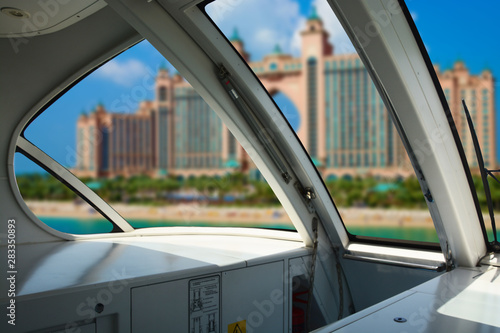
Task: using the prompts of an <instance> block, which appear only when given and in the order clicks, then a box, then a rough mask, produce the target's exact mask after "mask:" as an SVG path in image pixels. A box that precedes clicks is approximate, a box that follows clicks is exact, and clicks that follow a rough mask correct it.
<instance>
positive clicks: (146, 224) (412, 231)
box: [39, 216, 500, 243]
mask: <svg viewBox="0 0 500 333" xmlns="http://www.w3.org/2000/svg"><path fill="white" fill-rule="evenodd" d="M39 218H40V220H42V221H43V222H44V223H46V224H47V225H48V226H49V227H51V228H54V229H56V230H59V231H62V232H67V233H71V234H93V233H108V232H110V231H111V230H112V229H113V226H112V224H111V223H110V222H109V221H108V220H106V219H104V218H74V217H44V216H39ZM127 221H128V222H129V223H130V225H132V227H134V228H151V227H173V226H192V227H215V226H217V227H238V226H242V227H243V226H244V227H256V228H267V229H281V230H290V231H293V230H294V229H292V228H291V227H290V226H289V225H284V224H271V223H269V224H266V225H262V224H261V223H259V224H258V223H255V225H251V224H248V223H246V224H245V225H237V224H235V223H210V222H194V221H162V220H147V219H127ZM347 230H348V231H349V232H350V233H351V234H353V235H360V236H370V237H380V238H392V239H403V240H414V241H421V242H431V243H437V242H438V237H437V234H436V231H435V230H434V228H426V227H405V228H402V227H386V226H383V227H376V226H369V227H366V226H348V227H347ZM488 234H489V237H490V239H492V233H491V231H489V232H488ZM497 234H498V235H499V238H500V232H497Z"/></svg>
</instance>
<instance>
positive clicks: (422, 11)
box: [16, 0, 500, 173]
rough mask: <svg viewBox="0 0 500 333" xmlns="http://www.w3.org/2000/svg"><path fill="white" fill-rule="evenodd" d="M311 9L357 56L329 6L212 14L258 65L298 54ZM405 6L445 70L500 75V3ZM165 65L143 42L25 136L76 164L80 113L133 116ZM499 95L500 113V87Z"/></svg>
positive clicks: (231, 5) (261, 3) (241, 5)
mask: <svg viewBox="0 0 500 333" xmlns="http://www.w3.org/2000/svg"><path fill="white" fill-rule="evenodd" d="M311 4H314V5H315V6H316V8H317V12H318V14H319V15H320V16H321V18H322V19H323V21H324V24H325V27H326V28H327V29H328V30H329V31H330V34H331V36H330V39H331V42H332V43H333V44H334V45H335V52H337V53H350V52H353V50H354V48H353V47H352V45H351V44H350V42H349V39H348V38H347V36H346V35H345V33H344V32H343V29H342V28H341V27H340V24H339V23H338V21H337V20H336V18H335V16H334V15H333V13H332V12H331V11H328V7H327V4H326V2H320V1H317V0H312V1H299V2H296V1H292V0H273V1H267V0H247V1H242V0H222V1H216V2H215V3H213V5H211V6H212V8H209V9H208V12H209V13H210V15H211V16H212V18H213V19H214V21H216V22H217V23H218V24H219V26H220V27H221V30H222V31H223V32H225V33H226V34H228V35H229V36H231V35H232V32H233V29H234V28H235V27H237V28H238V31H239V35H240V37H241V38H242V39H243V40H244V41H245V46H246V48H247V50H248V52H249V53H251V58H252V60H257V59H260V58H262V56H263V55H265V54H267V53H269V52H270V51H272V49H273V48H274V46H275V45H276V44H277V43H278V44H279V45H280V47H281V49H282V50H283V51H284V52H287V53H290V54H293V55H298V53H299V49H300V36H299V32H300V30H301V29H302V28H303V25H304V22H305V20H306V18H307V16H308V15H309V13H310V10H311ZM407 5H408V7H409V9H410V12H411V13H412V16H413V18H414V20H415V22H416V25H417V28H418V29H419V31H420V34H421V36H422V38H423V40H424V43H425V45H426V48H427V50H428V52H429V55H430V57H431V60H432V61H433V62H434V63H438V64H440V66H441V68H442V69H446V68H449V67H451V66H452V65H453V63H454V62H455V61H456V60H457V59H461V60H463V61H464V62H465V64H466V65H467V67H468V68H469V70H470V71H471V73H472V74H479V73H480V72H481V71H482V70H483V69H484V68H485V67H488V68H489V69H491V70H492V72H493V75H494V76H495V77H499V76H500V61H499V60H498V56H499V55H500V39H499V38H498V37H497V35H496V32H497V31H498V27H497V24H496V20H497V15H498V14H497V13H498V12H500V4H499V2H498V1H481V2H472V1H465V0H459V1H450V2H430V1H422V0H418V1H417V0H409V1H407ZM262 8H266V10H262ZM248 18H251V19H250V20H248ZM165 65H166V66H167V67H170V70H171V71H174V69H173V68H171V66H170V65H169V64H168V63H167V62H166V61H165V60H164V58H163V57H162V56H161V55H160V54H159V53H158V52H157V51H156V50H155V49H154V47H152V46H151V45H150V44H148V43H147V42H141V43H140V44H138V45H137V46H136V47H134V48H132V49H130V50H128V51H126V52H125V53H123V54H121V55H119V56H118V57H116V58H115V59H113V60H111V61H110V62H108V63H107V64H106V65H104V66H103V67H101V68H100V69H99V70H97V71H96V72H94V73H92V74H91V75H89V76H88V77H87V78H85V79H84V80H83V81H82V82H81V83H80V84H77V85H76V86H75V87H74V88H73V89H71V90H70V91H69V92H68V93H66V94H65V95H64V96H62V97H61V98H60V99H59V100H58V101H56V102H55V103H54V104H53V105H52V106H51V107H50V108H49V109H48V110H47V111H46V112H44V113H43V114H42V115H40V116H39V117H38V119H37V120H35V121H34V122H33V123H32V124H31V125H30V126H29V127H28V129H27V131H26V137H27V138H28V139H29V140H30V141H32V142H33V143H34V144H36V145H37V146H39V147H40V148H41V149H43V150H45V151H46V152H47V153H49V155H51V156H52V157H53V158H55V159H56V160H57V161H58V162H60V163H62V164H63V165H65V166H68V167H72V166H73V165H74V164H75V161H76V152H75V147H76V146H75V141H76V135H75V129H76V121H77V119H78V116H79V115H80V114H81V112H87V113H88V112H90V111H91V110H92V109H94V108H95V106H96V105H97V104H98V103H102V104H104V106H105V107H106V108H107V109H109V110H112V111H117V112H128V113H133V112H135V110H136V108H137V104H138V103H139V102H140V101H141V100H144V99H152V98H153V97H154V96H153V93H154V91H153V85H154V76H155V75H156V72H157V70H158V68H159V67H160V66H165ZM496 91H497V94H496V105H497V110H499V109H500V98H499V91H500V86H499V83H498V82H497V83H496ZM278 99H279V101H278V104H279V105H280V106H281V108H282V109H283V111H284V112H285V114H286V113H289V114H290V120H291V122H292V126H293V127H295V128H296V127H297V124H298V121H299V120H298V118H297V117H296V116H294V114H295V113H294V110H293V109H294V107H293V105H291V104H290V103H287V99H286V98H284V97H283V96H281V97H279V98H278ZM499 118H500V117H497V128H499V126H498V124H499V123H500V119H499ZM497 142H498V135H497ZM499 146H500V145H499V144H498V143H497V156H498V155H500V154H498V151H499ZM34 170H35V169H34V168H33V166H32V165H30V164H28V163H26V162H25V161H21V159H16V172H19V173H22V172H31V171H34Z"/></svg>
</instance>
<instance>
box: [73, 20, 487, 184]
mask: <svg viewBox="0 0 500 333" xmlns="http://www.w3.org/2000/svg"><path fill="white" fill-rule="evenodd" d="M301 39H302V51H301V56H300V57H292V56H291V55H288V54H284V53H283V52H281V50H280V48H279V46H277V47H276V48H275V50H274V51H273V52H272V53H271V54H269V55H267V56H265V57H264V58H263V59H262V60H261V61H256V62H249V65H250V67H251V68H252V69H253V71H254V72H255V73H256V75H257V76H258V77H259V79H260V80H261V81H262V84H263V85H264V86H265V87H266V89H267V90H268V91H269V93H270V94H271V95H274V94H276V93H278V92H281V93H283V94H284V95H286V96H287V97H288V98H289V99H290V101H291V102H292V103H293V104H294V105H295V107H296V109H297V111H298V114H299V116H300V127H299V128H298V129H297V135H298V136H299V138H300V140H301V141H302V143H303V144H304V146H305V147H306V149H307V151H308V152H309V154H310V155H311V157H312V158H313V161H314V163H315V164H316V166H317V167H318V169H319V170H320V171H321V173H322V174H323V176H324V177H327V178H328V177H342V176H344V175H351V176H353V175H380V176H391V177H394V176H407V175H410V174H412V173H413V170H412V168H411V164H410V163H409V159H408V157H407V154H406V152H405V150H404V147H403V145H402V142H401V140H400V138H399V135H398V133H397V131H396V129H395V127H394V125H393V124H392V121H391V119H390V116H389V114H388V112H387V110H386V108H385V106H384V103H383V101H382V99H381V98H380V96H379V95H378V92H377V90H376V88H375V86H374V84H373V83H372V81H371V79H370V77H369V74H368V72H367V70H366V69H365V68H364V66H363V64H362V62H361V60H360V58H359V56H358V55H357V54H338V55H337V54H335V52H334V46H333V45H331V44H330V43H329V42H328V32H327V31H326V30H325V29H324V27H323V22H322V21H321V19H320V18H319V17H318V16H317V15H316V14H315V13H313V14H312V15H311V16H310V17H309V18H308V20H307V22H306V27H305V29H304V31H302V33H301ZM231 42H232V43H233V46H234V47H235V49H236V50H237V51H238V52H239V53H240V54H241V56H242V57H243V58H245V59H246V60H247V61H248V59H249V58H248V54H247V52H246V50H245V48H244V43H243V41H242V39H241V38H240V37H239V36H238V34H237V31H236V30H235V34H234V35H233V36H232V38H231ZM436 72H437V75H438V78H439V80H440V82H441V84H442V86H443V89H444V92H445V95H446V98H447V100H448V103H449V105H450V108H451V110H452V114H453V117H454V119H455V122H456V125H457V129H458V132H459V135H460V137H461V138H462V141H463V142H464V147H465V150H466V155H467V158H468V160H469V162H471V161H473V154H474V150H473V146H472V143H471V139H470V135H469V134H468V128H467V124H466V121H465V116H464V114H463V110H462V107H461V99H462V98H465V100H466V101H467V103H468V106H469V109H470V111H471V114H472V117H473V120H474V123H475V126H476V131H477V134H478V138H479V142H480V144H481V146H482V147H483V153H484V159H485V162H486V165H487V166H495V165H496V154H495V151H496V147H495V110H494V81H493V77H492V75H491V72H490V71H488V70H485V71H483V72H482V73H481V74H480V75H479V76H475V75H471V74H470V73H469V72H468V70H467V68H466V67H465V65H464V64H463V63H462V62H457V63H455V65H454V67H453V68H452V69H449V70H446V71H443V72H441V71H440V70H439V68H437V67H436ZM77 148H78V149H77V150H78V161H77V166H76V169H75V170H74V171H75V173H76V174H77V175H79V176H89V177H114V176H117V175H123V176H126V177H128V176H132V175H137V174H148V175H150V176H162V175H167V174H169V175H170V174H173V175H177V176H184V177H188V176H191V175H194V176H198V175H221V174H225V173H227V172H229V171H233V170H235V169H238V170H241V171H243V172H248V171H249V170H250V169H252V164H251V162H250V161H249V159H248V156H247V154H246V153H245V152H244V151H243V149H242V148H241V146H240V145H239V144H238V143H237V142H236V140H235V138H234V137H233V136H232V134H231V133H230V132H229V130H228V129H227V128H226V127H225V125H224V124H222V122H221V120H220V119H219V118H218V116H217V115H216V114H215V112H213V111H212V110H211V109H210V107H209V106H208V105H207V104H206V103H205V102H204V101H203V99H202V98H201V97H200V96H199V95H198V94H197V93H196V92H195V91H194V89H193V88H192V87H191V86H190V85H189V84H188V83H187V82H186V81H185V80H183V79H182V78H181V77H180V76H179V75H171V74H170V73H169V72H168V71H167V70H166V69H164V68H162V69H160V70H159V72H158V76H157V78H156V99H155V100H154V101H144V102H142V103H141V104H140V107H139V110H138V111H137V112H136V113H135V114H126V115H125V114H119V113H113V112H108V111H106V110H105V109H104V107H103V106H98V107H97V109H96V110H95V112H93V113H91V114H90V115H82V116H81V117H80V118H79V120H78V124H77ZM471 163H474V162H471Z"/></svg>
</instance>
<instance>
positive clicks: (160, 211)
mask: <svg viewBox="0 0 500 333" xmlns="http://www.w3.org/2000/svg"><path fill="white" fill-rule="evenodd" d="M26 204H27V205H28V208H29V209H30V210H31V211H32V212H33V213H34V214H35V215H37V216H45V217H71V218H82V219H83V218H99V217H101V216H100V214H99V213H97V212H96V211H95V210H94V209H93V208H92V207H90V206H88V205H87V204H86V203H80V204H75V203H74V202H71V201H61V202H58V201H26ZM112 207H113V209H115V210H116V211H117V212H118V213H119V214H120V215H121V216H123V217H124V218H125V219H130V220H153V221H169V222H178V221H184V223H185V224H190V223H191V222H205V223H215V224H228V223H229V224H230V223H234V224H235V225H246V224H252V225H256V224H257V225H259V224H273V225H283V226H290V227H292V228H293V225H292V223H291V221H290V219H289V217H288V215H287V214H286V212H285V210H284V209H283V208H282V207H262V208H252V207H214V206H208V205H203V204H199V203H189V204H176V205H168V206H164V207H154V206H144V205H127V204H122V203H115V204H112ZM339 212H340V215H341V216H342V220H343V221H344V222H345V224H346V225H347V227H374V226H380V227H418V228H423V227H425V228H434V224H433V222H432V219H431V216H430V214H429V212H428V211H427V210H411V209H401V210H399V209H381V208H354V207H349V208H342V207H341V208H339Z"/></svg>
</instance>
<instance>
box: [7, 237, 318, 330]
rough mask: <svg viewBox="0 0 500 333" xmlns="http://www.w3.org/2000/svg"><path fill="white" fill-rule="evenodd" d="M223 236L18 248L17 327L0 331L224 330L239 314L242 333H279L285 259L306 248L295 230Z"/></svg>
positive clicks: (283, 316) (284, 294) (284, 323)
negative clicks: (244, 322)
mask: <svg viewBox="0 0 500 333" xmlns="http://www.w3.org/2000/svg"><path fill="white" fill-rule="evenodd" d="M218 229H219V233H220V232H221V229H220V228H218ZM203 230H206V229H203ZM195 232H198V234H186V233H195ZM222 232H227V234H225V235H224V234H222V235H221V234H215V233H210V232H207V233H206V234H204V235H201V234H200V230H195V228H191V229H189V230H188V231H187V232H186V233H184V234H177V235H161V236H160V235H158V236H156V235H151V236H143V237H121V238H120V237H117V238H109V239H97V240H88V241H87V240H86V241H68V242H54V243H45V244H42V243H41V244H31V245H21V246H19V247H18V248H17V259H18V260H17V261H18V265H17V266H18V269H17V274H16V280H15V289H16V290H15V293H16V296H15V302H16V303H15V304H16V309H15V318H16V325H15V326H13V325H9V324H8V323H7V320H2V321H1V322H0V332H61V331H62V332H85V333H86V332H98V333H101V332H106V333H113V332H120V333H121V332H174V333H175V332H182V333H185V332H196V333H201V332H203V333H209V332H210V333H212V331H214V332H220V333H224V332H227V330H228V327H229V325H230V324H235V323H237V322H238V321H240V320H239V319H240V318H241V321H242V320H245V321H246V325H247V330H246V331H247V332H252V329H253V331H254V332H262V331H266V332H278V331H282V330H283V329H284V327H285V326H287V325H288V324H287V323H288V322H289V318H288V315H287V311H288V310H287V309H285V307H286V306H287V304H286V300H287V298H288V289H287V288H288V285H287V284H286V283H285V279H286V277H287V276H288V261H289V259H290V258H296V257H301V256H307V255H308V254H310V250H309V249H307V248H305V247H304V246H303V243H302V241H301V240H300V238H298V236H297V235H296V234H295V233H290V232H277V231H272V230H269V231H266V230H253V231H252V230H241V231H239V230H229V229H222ZM238 233H239V234H238ZM4 251H5V248H4V247H2V248H0V254H1V253H3V252H4ZM3 254H4V255H5V253H3ZM4 257H5V256H4ZM0 284H1V287H2V290H6V289H8V287H9V286H8V285H7V284H6V280H3V281H1V282H0ZM6 296H7V294H2V295H0V306H1V307H2V308H4V309H5V307H6V306H7V305H8V304H9V302H10V298H8V297H6ZM194 300H196V302H194ZM199 300H201V303H200V302H199ZM190 303H191V304H190ZM194 303H196V304H197V306H198V307H197V308H193V304H194ZM240 325H241V323H240ZM252 325H253V326H252ZM209 329H210V330H212V331H210V330H209Z"/></svg>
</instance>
